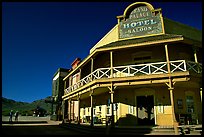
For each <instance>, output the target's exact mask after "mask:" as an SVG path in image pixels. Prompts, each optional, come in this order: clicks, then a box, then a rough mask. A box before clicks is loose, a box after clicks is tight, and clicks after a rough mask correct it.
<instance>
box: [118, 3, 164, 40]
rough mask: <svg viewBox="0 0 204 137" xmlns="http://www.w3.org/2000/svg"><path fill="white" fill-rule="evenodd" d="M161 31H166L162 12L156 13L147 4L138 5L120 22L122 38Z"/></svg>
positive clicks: (159, 32) (120, 35) (120, 36)
mask: <svg viewBox="0 0 204 137" xmlns="http://www.w3.org/2000/svg"><path fill="white" fill-rule="evenodd" d="M161 33H164V32H163V27H162V19H161V15H160V12H158V13H156V12H154V11H152V10H150V9H149V7H148V6H146V5H140V6H137V7H136V8H134V9H133V10H132V11H130V12H129V14H128V15H125V18H124V19H122V20H120V22H119V38H120V39H124V38H130V37H143V36H147V35H154V34H161Z"/></svg>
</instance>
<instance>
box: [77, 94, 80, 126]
mask: <svg viewBox="0 0 204 137" xmlns="http://www.w3.org/2000/svg"><path fill="white" fill-rule="evenodd" d="M77 100H78V124H80V95H79V94H78V97H77Z"/></svg>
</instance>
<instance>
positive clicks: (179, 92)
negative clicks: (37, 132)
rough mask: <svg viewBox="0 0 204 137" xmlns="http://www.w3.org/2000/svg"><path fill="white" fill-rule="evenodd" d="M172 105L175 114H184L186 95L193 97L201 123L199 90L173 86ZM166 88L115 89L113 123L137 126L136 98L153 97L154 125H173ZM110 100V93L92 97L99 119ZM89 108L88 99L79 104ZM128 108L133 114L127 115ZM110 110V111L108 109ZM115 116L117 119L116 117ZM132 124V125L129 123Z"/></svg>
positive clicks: (104, 113)
mask: <svg viewBox="0 0 204 137" xmlns="http://www.w3.org/2000/svg"><path fill="white" fill-rule="evenodd" d="M173 92H174V105H175V113H176V114H179V113H184V114H185V113H186V95H193V97H194V101H195V110H196V112H197V114H198V119H199V121H202V106H201V103H200V102H199V101H200V92H199V88H188V87H182V86H179V85H177V86H175V89H174V90H173ZM169 93H170V92H169V90H168V87H167V86H166V85H164V84H161V85H157V86H153V87H150V88H137V87H132V88H125V87H124V88H116V90H115V91H114V102H117V103H118V110H117V115H116V111H114V115H115V122H117V121H119V125H126V124H128V123H129V124H130V125H136V124H137V104H136V102H137V101H136V97H137V96H145V95H154V117H155V124H156V125H173V117H172V107H171V102H170V94H169ZM108 98H110V93H108V92H106V93H104V94H101V95H97V96H94V97H93V101H94V102H95V105H96V112H99V105H101V107H102V110H101V112H102V113H101V117H102V118H105V117H106V114H107V112H106V111H107V106H106V105H107V100H108ZM177 99H182V100H183V109H178V107H177ZM83 104H86V105H85V106H86V107H90V98H87V99H86V100H83V101H81V102H80V106H81V107H83ZM128 106H134V109H133V110H134V112H133V113H132V114H129V113H128ZM110 110H111V109H110ZM90 111H91V109H89V114H88V109H87V108H86V115H89V116H90V115H91V112H90ZM80 115H81V118H82V117H83V109H82V108H81V113H80ZM116 116H117V117H116ZM131 122H132V123H131Z"/></svg>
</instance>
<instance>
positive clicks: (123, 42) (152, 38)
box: [97, 34, 183, 49]
mask: <svg viewBox="0 0 204 137" xmlns="http://www.w3.org/2000/svg"><path fill="white" fill-rule="evenodd" d="M175 38H183V36H182V35H175V34H163V35H156V36H150V37H142V38H134V39H126V40H120V41H116V42H112V43H109V44H107V45H104V46H102V47H99V48H97V49H105V48H110V47H116V46H117V47H122V46H126V45H131V44H140V43H144V42H152V41H158V40H167V39H175Z"/></svg>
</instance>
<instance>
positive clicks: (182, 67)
mask: <svg viewBox="0 0 204 137" xmlns="http://www.w3.org/2000/svg"><path fill="white" fill-rule="evenodd" d="M112 71H113V77H111V68H98V69H96V70H95V71H94V72H92V73H90V74H89V75H87V76H86V77H84V78H83V79H81V80H79V81H78V82H77V83H76V84H74V85H72V86H69V87H68V88H66V89H65V90H64V91H65V94H64V95H66V94H68V93H70V92H72V91H75V90H76V89H78V88H80V87H82V86H84V85H86V84H88V83H90V82H91V81H94V80H97V79H108V78H119V77H131V76H139V75H154V74H165V73H166V74H167V73H168V69H167V62H156V63H146V64H138V65H127V66H117V67H113V70H112ZM170 71H171V73H174V72H179V71H180V72H185V71H193V72H195V73H198V74H200V73H202V64H201V63H195V62H192V61H186V60H177V61H170Z"/></svg>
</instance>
